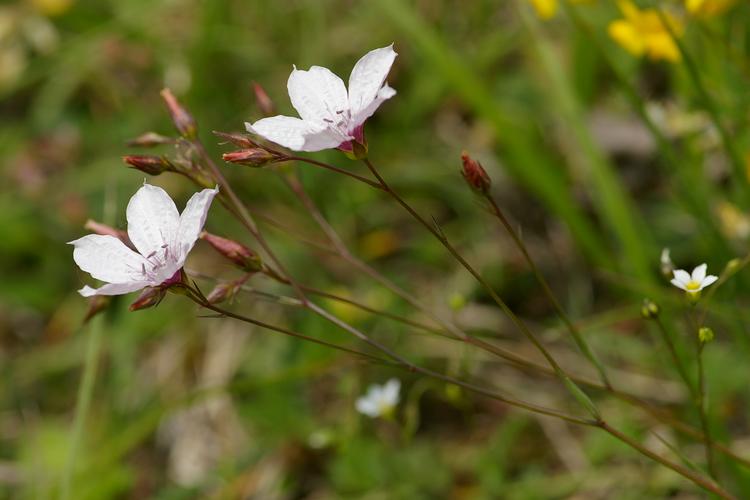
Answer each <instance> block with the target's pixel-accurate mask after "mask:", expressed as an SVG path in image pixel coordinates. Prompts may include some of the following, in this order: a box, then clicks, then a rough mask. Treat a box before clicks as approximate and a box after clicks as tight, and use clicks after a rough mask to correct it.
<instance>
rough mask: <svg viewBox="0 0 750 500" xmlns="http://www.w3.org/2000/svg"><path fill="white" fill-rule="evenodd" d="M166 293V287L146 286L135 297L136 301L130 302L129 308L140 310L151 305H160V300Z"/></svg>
mask: <svg viewBox="0 0 750 500" xmlns="http://www.w3.org/2000/svg"><path fill="white" fill-rule="evenodd" d="M166 294H167V290H166V288H164V287H159V286H155V287H152V286H149V287H146V288H144V289H143V291H142V292H141V294H140V295H139V296H138V298H137V299H135V302H133V303H132V304H130V307H129V309H130V310H131V311H140V310H141V309H148V308H149V307H154V306H158V305H159V302H161V301H162V299H163V298H164V296H165V295H166Z"/></svg>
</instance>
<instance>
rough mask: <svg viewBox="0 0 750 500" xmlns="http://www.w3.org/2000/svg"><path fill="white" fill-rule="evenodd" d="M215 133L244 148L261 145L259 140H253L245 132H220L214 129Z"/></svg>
mask: <svg viewBox="0 0 750 500" xmlns="http://www.w3.org/2000/svg"><path fill="white" fill-rule="evenodd" d="M214 135H215V136H217V137H221V138H222V139H226V140H227V141H228V142H231V143H232V144H234V145H235V146H237V147H240V148H243V149H250V148H259V147H260V146H259V145H258V143H257V142H255V141H253V140H252V139H250V138H249V137H248V136H246V135H244V134H228V133H226V132H219V131H216V130H214Z"/></svg>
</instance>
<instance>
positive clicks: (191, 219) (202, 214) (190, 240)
mask: <svg viewBox="0 0 750 500" xmlns="http://www.w3.org/2000/svg"><path fill="white" fill-rule="evenodd" d="M218 192H219V188H218V186H217V187H216V188H214V189H204V190H203V191H200V192H198V193H195V194H194V195H193V196H192V197H191V198H190V199H189V200H188V202H187V204H186V205H185V210H183V211H182V215H180V223H179V229H178V230H177V235H176V239H175V244H174V248H175V251H176V252H178V253H177V255H175V258H176V262H175V265H174V266H171V267H175V268H176V269H179V268H180V267H182V264H184V263H185V258H186V257H187V254H188V253H189V252H190V250H191V249H192V248H193V245H195V241H196V240H197V239H198V235H199V234H200V233H201V231H202V230H203V225H204V224H205V223H206V217H207V216H208V209H209V208H211V202H212V201H213V199H214V196H216V195H217V193H218ZM176 269H175V270H176ZM170 270H171V269H170ZM173 272H174V271H173Z"/></svg>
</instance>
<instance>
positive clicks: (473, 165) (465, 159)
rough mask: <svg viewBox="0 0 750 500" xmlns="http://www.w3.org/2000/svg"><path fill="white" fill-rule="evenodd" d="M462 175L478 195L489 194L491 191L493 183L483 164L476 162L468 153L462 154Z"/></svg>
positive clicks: (463, 152)
mask: <svg viewBox="0 0 750 500" xmlns="http://www.w3.org/2000/svg"><path fill="white" fill-rule="evenodd" d="M461 163H462V169H461V175H463V177H464V180H466V183H467V184H468V185H469V187H470V188H471V189H473V190H474V191H476V192H477V193H481V194H485V195H486V194H487V193H489V191H490V186H491V185H492V181H491V179H490V176H489V175H487V171H485V170H484V167H482V164H481V163H479V162H478V161H476V160H474V159H473V158H472V157H471V156H469V153H468V152H467V151H465V150H464V151H462V152H461Z"/></svg>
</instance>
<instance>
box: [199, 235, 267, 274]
mask: <svg viewBox="0 0 750 500" xmlns="http://www.w3.org/2000/svg"><path fill="white" fill-rule="evenodd" d="M201 239H203V240H204V241H206V242H207V243H208V244H209V245H211V246H212V247H213V248H214V250H216V251H217V252H219V253H220V254H221V255H223V256H224V257H226V258H227V259H229V260H231V261H232V262H233V263H234V264H235V265H237V266H238V267H239V268H240V269H243V270H245V271H247V272H250V273H254V272H258V271H260V270H262V269H263V261H262V260H261V258H260V256H259V255H258V254H256V253H255V252H253V251H252V250H250V249H249V248H247V247H246V246H245V245H243V244H241V243H237V242H236V241H234V240H230V239H227V238H222V237H221V236H216V235H215V234H211V233H208V232H206V231H203V232H202V233H201Z"/></svg>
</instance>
